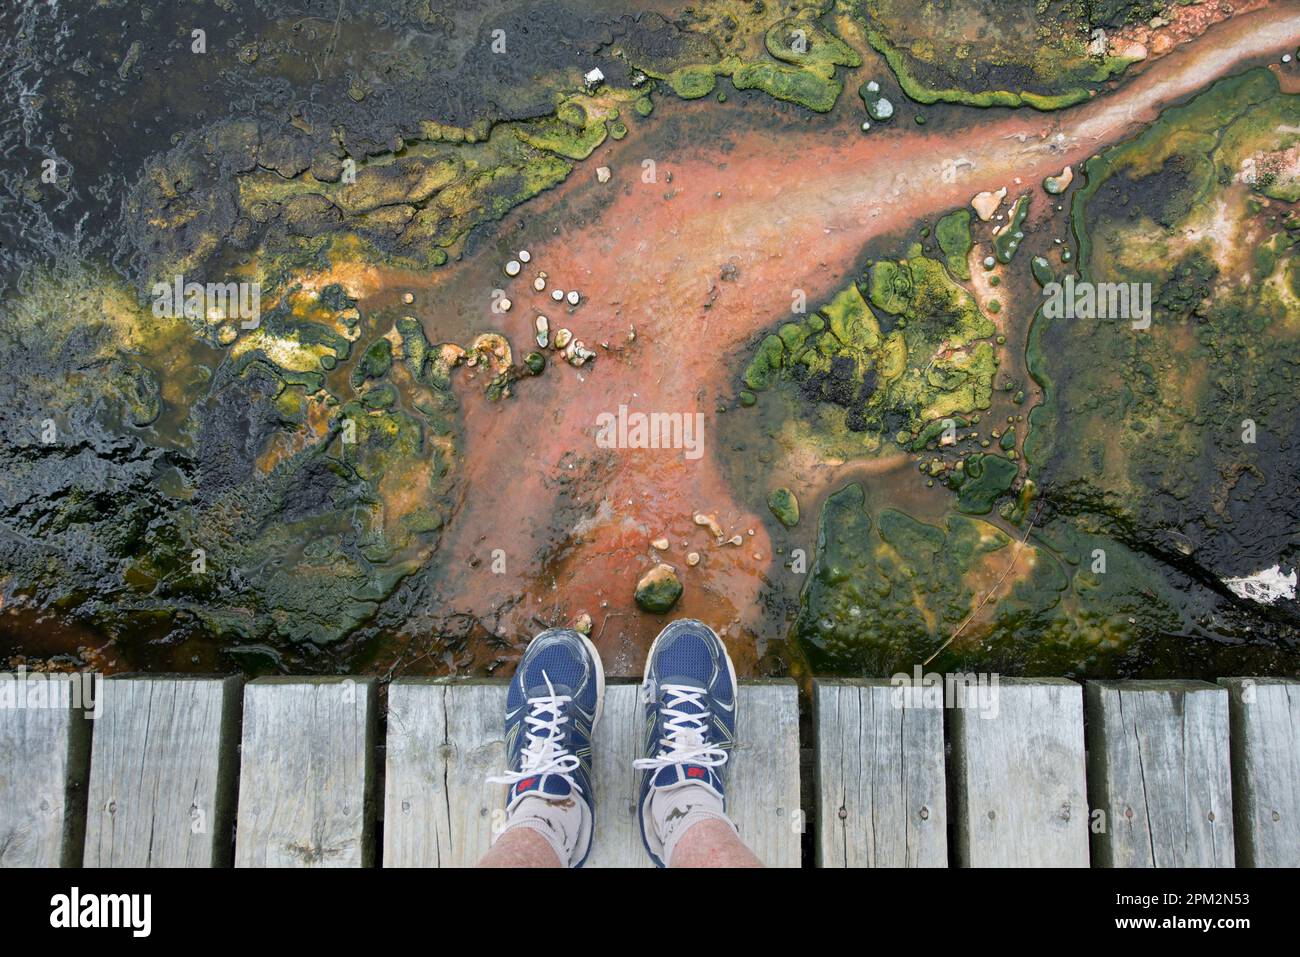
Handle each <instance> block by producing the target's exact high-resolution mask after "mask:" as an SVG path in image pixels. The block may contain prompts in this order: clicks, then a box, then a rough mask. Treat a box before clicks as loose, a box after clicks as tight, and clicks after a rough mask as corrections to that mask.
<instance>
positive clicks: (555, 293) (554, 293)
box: [551, 289, 564, 302]
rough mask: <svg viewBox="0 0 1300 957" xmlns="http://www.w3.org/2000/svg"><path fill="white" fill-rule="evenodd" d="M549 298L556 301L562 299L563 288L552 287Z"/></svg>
mask: <svg viewBox="0 0 1300 957" xmlns="http://www.w3.org/2000/svg"><path fill="white" fill-rule="evenodd" d="M551 298H552V299H554V300H555V301H556V302H559V301H560V300H562V299H563V298H564V290H563V289H552V290H551Z"/></svg>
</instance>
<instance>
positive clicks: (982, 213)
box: [970, 186, 1007, 223]
mask: <svg viewBox="0 0 1300 957" xmlns="http://www.w3.org/2000/svg"><path fill="white" fill-rule="evenodd" d="M1006 198H1007V188H1006V187H1005V186H1003V187H1002V188H1001V189H1000V190H998V191H997V192H992V191H988V190H986V191H984V192H983V193H976V194H975V196H974V197H973V198H972V199H971V201H970V205H971V208H972V209H973V210H975V215H976V216H978V217H979V218H980V219H981V220H983V221H984V222H986V223H987V222H988V221H989V220H990V219H992V218H993V214H994V213H995V212H997V209H998V207H999V206H1001V205H1002V201H1003V200H1004V199H1006Z"/></svg>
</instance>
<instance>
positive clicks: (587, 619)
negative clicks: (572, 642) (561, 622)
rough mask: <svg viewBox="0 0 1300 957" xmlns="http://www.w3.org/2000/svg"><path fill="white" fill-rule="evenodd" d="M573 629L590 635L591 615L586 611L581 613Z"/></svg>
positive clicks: (581, 633)
mask: <svg viewBox="0 0 1300 957" xmlns="http://www.w3.org/2000/svg"><path fill="white" fill-rule="evenodd" d="M573 630H574V631H576V632H577V633H578V634H580V635H590V634H591V616H590V615H588V614H587V613H586V612H585V611H584V612H583V613H582V614H581V615H579V616H578V617H577V620H575V621H574V623H573Z"/></svg>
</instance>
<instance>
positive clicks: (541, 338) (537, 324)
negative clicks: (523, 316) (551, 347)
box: [533, 316, 551, 349]
mask: <svg viewBox="0 0 1300 957" xmlns="http://www.w3.org/2000/svg"><path fill="white" fill-rule="evenodd" d="M533 327H534V328H536V330H537V344H538V345H539V346H541V347H542V348H543V349H545V348H546V345H547V343H548V342H550V339H551V321H550V320H549V319H547V318H546V317H545V316H538V317H537V319H536V320H534V322H533Z"/></svg>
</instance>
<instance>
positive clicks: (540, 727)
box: [488, 671, 582, 794]
mask: <svg viewBox="0 0 1300 957" xmlns="http://www.w3.org/2000/svg"><path fill="white" fill-rule="evenodd" d="M542 680H543V681H545V682H546V690H547V692H548V693H547V694H544V695H541V696H539V697H536V698H529V699H528V700H527V702H526V704H527V705H528V714H527V716H526V717H525V718H524V721H525V722H526V723H527V725H528V730H527V731H526V732H524V733H525V734H526V735H527V742H526V743H525V744H524V749H523V752H522V753H521V754H520V768H519V770H518V771H507V772H506V773H505V774H502V775H499V776H497V777H490V778H488V781H489V783H491V784H515V783H517V782H519V781H522V780H524V779H525V778H531V777H534V776H538V775H543V774H556V775H559V776H560V777H562V778H564V780H566V781H568V782H569V787H571V788H573V793H575V794H581V793H582V787H581V786H580V785H579V784H578V782H577V781H575V780H573V772H574V771H576V770H578V768H579V766H580V765H581V763H582V762H580V761H579V760H578V756H577V755H576V754H571V753H570V752H568V751H566V750H565V749H564V744H563V740H562V734H561V731H560V725H562V724H564V723H565V722H566V721H568V720H569V718H568V716H567V715H565V714H564V706H565V705H566V704H568V703H569V702H570V701H572V700H573V696H572V695H557V694H556V693H555V686H554V685H553V684H551V679H550V678H549V677H548V676H547V674H546V672H545V671H543V672H542Z"/></svg>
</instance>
